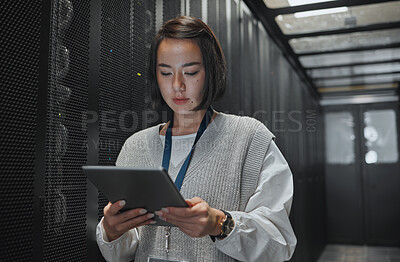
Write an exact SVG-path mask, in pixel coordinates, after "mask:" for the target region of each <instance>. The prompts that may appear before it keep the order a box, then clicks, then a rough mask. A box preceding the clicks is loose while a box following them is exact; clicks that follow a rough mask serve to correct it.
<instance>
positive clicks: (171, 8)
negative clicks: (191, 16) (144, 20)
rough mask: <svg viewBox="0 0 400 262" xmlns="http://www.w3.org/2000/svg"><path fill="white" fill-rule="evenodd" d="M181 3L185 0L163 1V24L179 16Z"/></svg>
mask: <svg viewBox="0 0 400 262" xmlns="http://www.w3.org/2000/svg"><path fill="white" fill-rule="evenodd" d="M181 1H185V0H164V1H163V21H164V22H165V21H167V20H169V19H171V18H174V17H177V16H179V15H181ZM199 1H200V0H199Z"/></svg>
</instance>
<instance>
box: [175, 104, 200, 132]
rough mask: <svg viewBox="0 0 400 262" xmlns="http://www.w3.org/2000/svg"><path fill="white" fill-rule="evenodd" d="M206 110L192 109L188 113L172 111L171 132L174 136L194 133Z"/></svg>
mask: <svg viewBox="0 0 400 262" xmlns="http://www.w3.org/2000/svg"><path fill="white" fill-rule="evenodd" d="M205 112H206V110H205V109H204V110H199V111H193V112H191V113H190V114H178V113H174V126H173V127H172V134H173V135H175V136H179V135H187V134H192V133H196V132H197V130H198V129H199V126H200V124H201V121H202V120H203V117H204V114H205Z"/></svg>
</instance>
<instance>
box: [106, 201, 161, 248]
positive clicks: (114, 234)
mask: <svg viewBox="0 0 400 262" xmlns="http://www.w3.org/2000/svg"><path fill="white" fill-rule="evenodd" d="M124 205H125V201H124V200H119V201H117V202H115V203H114V204H112V203H111V202H109V203H108V205H107V206H105V207H104V211H103V212H104V219H103V227H104V230H105V231H106V234H107V238H108V240H109V241H110V242H111V241H113V240H115V239H117V238H119V237H120V236H122V235H123V234H124V233H125V232H127V231H129V230H130V229H132V228H135V227H139V226H144V225H148V224H153V223H155V221H154V220H153V219H151V218H153V217H154V214H153V213H148V214H147V210H146V209H143V208H136V209H131V210H128V211H124V212H122V213H121V212H119V211H120V210H121V209H122V208H123V207H124Z"/></svg>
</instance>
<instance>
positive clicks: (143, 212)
mask: <svg viewBox="0 0 400 262" xmlns="http://www.w3.org/2000/svg"><path fill="white" fill-rule="evenodd" d="M146 213H147V210H146V209H140V211H139V214H142V215H143V214H146Z"/></svg>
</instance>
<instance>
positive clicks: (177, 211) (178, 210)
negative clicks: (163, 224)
mask: <svg viewBox="0 0 400 262" xmlns="http://www.w3.org/2000/svg"><path fill="white" fill-rule="evenodd" d="M156 214H157V215H158V214H160V215H161V216H163V217H165V216H166V215H168V214H172V215H174V216H179V217H182V218H189V217H193V216H195V215H196V214H195V213H194V212H193V211H192V208H191V207H168V208H163V209H162V210H161V212H156Z"/></svg>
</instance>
